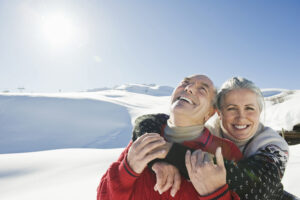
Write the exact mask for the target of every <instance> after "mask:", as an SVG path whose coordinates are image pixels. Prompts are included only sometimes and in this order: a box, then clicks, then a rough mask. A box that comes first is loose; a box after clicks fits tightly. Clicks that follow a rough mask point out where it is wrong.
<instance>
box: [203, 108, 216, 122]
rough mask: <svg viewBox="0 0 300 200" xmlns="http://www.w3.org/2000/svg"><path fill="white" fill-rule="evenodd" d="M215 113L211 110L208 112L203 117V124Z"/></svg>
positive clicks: (214, 110)
mask: <svg viewBox="0 0 300 200" xmlns="http://www.w3.org/2000/svg"><path fill="white" fill-rule="evenodd" d="M216 111H217V110H216V109H214V108H212V109H211V110H210V112H209V113H207V115H205V117H204V122H207V120H209V118H211V117H212V116H213V115H214V114H215V113H216Z"/></svg>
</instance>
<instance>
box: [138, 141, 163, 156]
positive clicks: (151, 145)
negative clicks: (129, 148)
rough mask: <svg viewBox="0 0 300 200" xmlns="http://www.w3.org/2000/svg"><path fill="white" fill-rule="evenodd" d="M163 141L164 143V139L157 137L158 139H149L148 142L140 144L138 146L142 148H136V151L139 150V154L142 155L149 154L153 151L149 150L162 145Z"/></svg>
mask: <svg viewBox="0 0 300 200" xmlns="http://www.w3.org/2000/svg"><path fill="white" fill-rule="evenodd" d="M151 139H152V138H151ZM149 140H150V139H149ZM149 140H147V142H148V141H149ZM145 142H146V141H145ZM165 143H166V141H165V140H163V139H158V140H154V141H152V140H151V142H150V143H147V144H143V145H141V146H140V147H142V148H141V149H139V150H138V149H137V151H139V152H140V155H141V156H142V157H144V156H145V155H146V154H151V153H153V152H151V151H153V150H154V149H156V148H158V147H161V146H162V145H164V144H165ZM163 150H165V149H163Z"/></svg>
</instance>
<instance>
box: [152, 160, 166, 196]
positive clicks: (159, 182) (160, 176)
mask: <svg viewBox="0 0 300 200" xmlns="http://www.w3.org/2000/svg"><path fill="white" fill-rule="evenodd" d="M152 169H153V171H154V172H155V174H156V184H155V186H154V190H155V191H157V190H159V189H160V188H162V186H163V185H164V184H165V182H166V181H167V177H166V176H165V175H164V173H163V172H162V170H161V168H160V167H159V165H158V164H157V163H156V164H154V165H153V167H152Z"/></svg>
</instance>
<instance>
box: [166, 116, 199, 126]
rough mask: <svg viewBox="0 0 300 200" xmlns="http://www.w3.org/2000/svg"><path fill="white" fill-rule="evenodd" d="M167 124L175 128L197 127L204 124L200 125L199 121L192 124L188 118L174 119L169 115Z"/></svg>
mask: <svg viewBox="0 0 300 200" xmlns="http://www.w3.org/2000/svg"><path fill="white" fill-rule="evenodd" d="M169 123H170V124H172V125H173V126H175V127H186V126H198V125H204V122H203V123H201V122H199V121H197V122H194V121H191V120H190V119H189V118H188V117H184V116H183V117H181V116H180V117H176V116H174V115H170V119H169Z"/></svg>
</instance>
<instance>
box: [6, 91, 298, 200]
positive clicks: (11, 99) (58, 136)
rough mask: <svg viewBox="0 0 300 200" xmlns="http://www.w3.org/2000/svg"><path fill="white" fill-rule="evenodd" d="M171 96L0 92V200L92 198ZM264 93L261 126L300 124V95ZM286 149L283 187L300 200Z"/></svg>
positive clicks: (294, 161) (294, 152)
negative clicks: (141, 119)
mask: <svg viewBox="0 0 300 200" xmlns="http://www.w3.org/2000/svg"><path fill="white" fill-rule="evenodd" d="M145 88H148V89H145ZM151 89H152V92H151V94H153V95H149V91H151ZM169 95H170V94H169V91H168V90H165V89H163V88H162V87H157V86H143V85H140V87H139V85H134V87H132V85H129V86H122V87H120V88H118V89H103V90H98V91H93V92H78V93H57V94H0V124H1V126H0V199H5V200H19V199H22V200H23V199H30V200H32V199H33V200H35V199H36V200H38V199H44V200H45V199H64V200H65V199H67V200H68V199H70V200H71V199H72V200H82V199H95V196H96V188H97V185H98V183H99V180H100V178H101V176H102V174H103V173H104V172H105V170H106V169H107V168H108V166H109V165H110V163H112V162H113V161H114V160H116V159H117V157H118V155H119V154H120V152H121V151H122V148H121V147H125V146H126V145H127V143H128V142H129V140H130V137H131V130H132V124H133V121H134V119H135V118H136V117H137V116H139V115H142V114H146V113H157V112H164V113H168V104H169V99H170V97H169ZM264 95H265V97H266V110H265V113H264V114H263V115H264V118H263V119H262V120H264V121H265V123H266V124H267V125H270V126H272V127H273V128H276V127H277V128H279V129H281V128H282V127H283V128H286V129H291V128H292V126H293V125H294V124H296V123H299V122H300V107H299V105H298V104H299V103H298V102H299V100H300V92H299V91H298V90H297V91H288V90H280V89H269V90H264ZM290 149H291V157H290V161H289V164H288V168H287V170H286V174H285V176H284V179H283V183H284V186H285V189H286V190H288V191H290V192H292V193H294V194H297V195H298V196H300V192H299V190H298V187H297V183H298V180H299V179H300V175H299V173H298V169H299V167H300V156H299V155H300V145H296V146H291V147H290Z"/></svg>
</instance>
